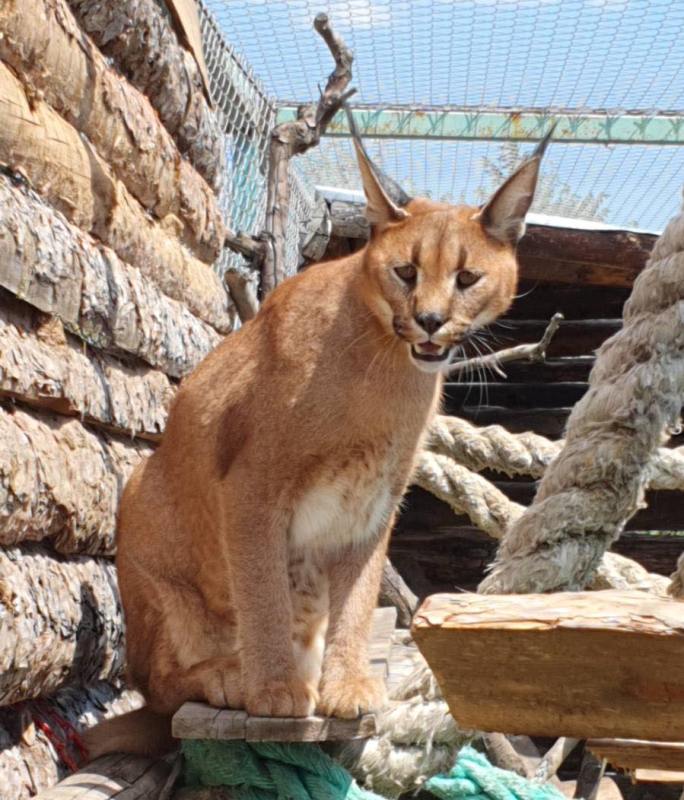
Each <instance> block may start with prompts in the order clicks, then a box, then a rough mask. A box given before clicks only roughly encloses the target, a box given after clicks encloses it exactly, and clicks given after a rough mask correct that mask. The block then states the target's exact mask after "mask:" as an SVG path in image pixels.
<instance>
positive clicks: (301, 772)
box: [183, 740, 564, 800]
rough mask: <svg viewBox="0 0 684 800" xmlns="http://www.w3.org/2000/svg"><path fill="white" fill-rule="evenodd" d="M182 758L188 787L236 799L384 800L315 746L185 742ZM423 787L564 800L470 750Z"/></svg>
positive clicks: (464, 795)
mask: <svg viewBox="0 0 684 800" xmlns="http://www.w3.org/2000/svg"><path fill="white" fill-rule="evenodd" d="M183 755H184V756H185V781H186V785H188V786H226V787H230V790H231V797H234V798H235V800H323V799H325V800H383V799H382V798H381V797H380V795H377V794H374V793H373V792H370V791H368V790H366V789H363V788H361V787H360V786H359V785H358V784H357V783H356V782H355V781H354V779H353V778H352V776H351V775H350V774H349V773H348V772H347V770H346V769H344V768H343V767H341V766H340V765H339V764H336V763H335V762H334V761H333V760H332V759H331V758H330V757H329V756H328V755H326V754H325V753H324V752H323V751H322V750H321V748H320V747H319V746H318V745H315V744H308V743H301V742H293V743H282V742H244V741H229V742H225V741H223V742H222V741H209V740H185V741H184V742H183ZM424 788H425V789H426V790H427V791H428V792H430V793H431V794H433V795H434V796H435V797H438V798H440V799H441V800H564V797H563V795H562V794H561V793H560V792H559V791H558V790H557V789H556V788H555V787H554V786H552V785H551V784H536V783H533V782H532V781H529V780H527V779H526V778H522V777H521V776H520V775H516V774H515V773H514V772H509V771H508V770H504V769H499V768H498V767H493V766H492V765H491V764H490V763H489V761H487V758H486V757H485V756H484V755H483V754H482V753H480V752H478V751H477V750H475V749H474V748H473V747H470V746H469V745H467V746H465V747H463V748H462V749H461V750H460V752H459V754H458V756H457V758H456V764H455V766H454V767H453V769H452V770H451V771H450V772H449V773H448V774H445V775H435V776H434V777H432V778H430V779H429V780H428V781H427V782H426V784H425V786H424Z"/></svg>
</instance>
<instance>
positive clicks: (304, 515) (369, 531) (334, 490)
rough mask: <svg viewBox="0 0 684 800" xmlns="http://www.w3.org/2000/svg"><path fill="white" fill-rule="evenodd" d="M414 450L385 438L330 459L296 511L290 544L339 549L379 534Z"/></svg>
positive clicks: (396, 499) (386, 519)
mask: <svg viewBox="0 0 684 800" xmlns="http://www.w3.org/2000/svg"><path fill="white" fill-rule="evenodd" d="M414 449H415V448H414V446H413V445H408V446H407V443H405V442H404V443H398V442H392V441H391V440H390V439H389V438H387V439H384V438H383V439H382V440H378V441H373V442H368V443H364V444H359V445H358V446H355V447H352V448H349V450H348V452H346V453H344V454H342V455H336V454H333V455H331V457H330V459H329V461H328V462H326V463H325V464H324V465H323V467H322V468H321V469H320V470H319V471H318V473H317V474H316V475H315V476H314V478H313V480H312V482H311V485H310V487H309V488H307V489H306V490H305V491H304V493H303V494H302V496H301V497H300V498H299V500H298V502H297V504H296V506H295V511H294V515H293V518H292V523H291V526H290V531H289V535H290V544H291V545H292V546H293V547H294V548H295V549H300V548H307V549H308V548H312V547H313V548H315V549H319V548H322V549H334V548H338V547H344V546H346V545H350V544H354V543H360V542H362V541H364V540H366V539H368V538H370V537H372V536H374V535H375V534H377V533H379V532H380V531H381V529H382V528H384V526H385V525H387V523H388V522H389V519H390V517H391V515H392V512H393V510H394V508H395V507H396V505H397V502H398V500H399V497H400V493H401V491H402V490H403V484H404V481H405V479H406V478H405V473H406V472H407V470H408V468H409V467H410V463H411V460H412V457H413V452H414Z"/></svg>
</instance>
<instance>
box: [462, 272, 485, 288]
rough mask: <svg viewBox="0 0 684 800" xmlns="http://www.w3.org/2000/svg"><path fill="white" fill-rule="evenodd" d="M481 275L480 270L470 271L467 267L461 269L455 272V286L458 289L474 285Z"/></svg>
mask: <svg viewBox="0 0 684 800" xmlns="http://www.w3.org/2000/svg"><path fill="white" fill-rule="evenodd" d="M481 277H482V274H481V273H480V272H471V271H470V270H469V269H461V270H459V271H458V272H457V273H456V286H458V288H459V289H467V288H468V287H469V286H474V285H475V284H476V283H477V282H478V281H479V280H480V278H481Z"/></svg>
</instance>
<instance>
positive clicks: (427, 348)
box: [411, 342, 451, 363]
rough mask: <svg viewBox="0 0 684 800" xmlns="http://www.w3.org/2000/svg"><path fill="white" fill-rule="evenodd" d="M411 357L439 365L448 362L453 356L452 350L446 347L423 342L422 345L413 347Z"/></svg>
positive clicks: (413, 345)
mask: <svg viewBox="0 0 684 800" xmlns="http://www.w3.org/2000/svg"><path fill="white" fill-rule="evenodd" d="M411 355H412V356H413V358H415V359H417V360H418V361H427V362H429V363H439V362H441V361H446V360H447V359H448V358H449V356H450V355H451V348H450V347H444V346H443V345H441V344H435V343H434V342H422V343H421V344H412V345H411Z"/></svg>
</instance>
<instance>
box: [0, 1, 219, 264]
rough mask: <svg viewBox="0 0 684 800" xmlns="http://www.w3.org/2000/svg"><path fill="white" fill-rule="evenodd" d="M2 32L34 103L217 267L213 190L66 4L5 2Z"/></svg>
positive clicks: (6, 57)
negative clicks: (78, 135)
mask: <svg viewBox="0 0 684 800" xmlns="http://www.w3.org/2000/svg"><path fill="white" fill-rule="evenodd" d="M27 19H30V20H31V21H32V24H31V25H27V24H26V20H27ZM0 30H2V32H3V37H2V39H0V57H2V59H3V61H4V62H5V63H7V64H9V65H10V66H11V67H12V69H13V70H14V71H15V72H16V73H17V74H18V76H19V77H20V78H21V80H22V82H23V83H24V84H25V85H26V86H27V88H28V89H29V91H30V94H31V97H32V98H34V99H35V98H37V97H42V98H43V99H44V100H45V101H46V102H47V103H48V104H49V105H50V106H51V107H52V108H54V109H55V110H56V111H58V112H59V114H61V115H62V117H64V118H65V119H66V121H67V122H69V123H70V124H71V125H73V126H74V127H75V128H76V129H77V130H79V131H81V132H82V133H84V134H85V135H86V136H87V137H88V139H89V140H90V141H91V142H92V143H93V145H94V146H95V149H96V150H97V152H98V154H99V155H100V156H101V157H102V159H103V160H104V161H105V162H106V163H107V164H108V165H109V166H110V167H111V169H112V171H113V172H114V174H115V175H116V176H117V177H118V178H119V179H120V180H121V181H122V182H123V183H124V185H125V186H126V188H127V189H128V190H129V192H130V193H131V194H132V195H133V196H134V197H135V198H137V200H138V201H139V202H140V203H141V204H142V205H143V206H144V207H145V208H146V209H149V210H150V211H152V212H153V213H154V214H155V215H156V216H157V217H158V218H159V219H164V218H165V217H168V216H169V215H173V216H174V217H176V218H177V219H178V220H179V221H180V223H181V224H180V238H181V240H182V241H183V242H184V243H185V244H186V245H187V246H188V247H189V248H190V249H191V250H193V251H194V252H195V253H196V254H197V255H198V256H199V257H200V258H201V259H202V260H204V261H207V262H209V263H212V262H213V261H215V260H216V259H217V258H218V256H219V255H220V253H221V249H222V246H223V238H224V236H225V231H224V229H223V220H222V216H221V212H220V210H219V207H218V204H217V201H216V197H215V196H214V193H213V191H212V189H211V188H210V187H209V186H208V185H207V184H206V182H205V181H204V179H203V178H202V177H201V176H200V175H199V174H198V173H197V172H196V171H195V170H194V169H193V167H192V166H191V165H190V164H189V163H188V162H187V161H185V160H183V159H181V158H180V155H179V153H178V149H177V147H176V145H175V143H174V141H173V139H172V138H171V135H170V134H169V133H168V131H167V130H166V128H165V127H164V126H163V125H162V124H161V122H160V121H159V117H158V116H157V114H156V113H155V111H154V109H153V108H152V106H151V105H150V103H149V100H148V99H147V98H146V97H145V96H144V95H143V94H141V93H140V92H139V91H138V90H137V89H135V88H134V87H132V86H131V85H130V84H128V83H127V82H126V81H125V80H123V79H122V78H121V77H120V76H119V75H118V74H117V73H115V72H114V70H113V69H111V68H110V67H109V66H108V65H107V61H106V59H105V57H104V56H103V55H102V53H101V52H100V51H99V50H98V48H97V47H95V45H94V44H93V43H92V41H91V40H90V39H89V38H88V37H87V36H86V35H85V34H84V33H83V31H82V30H81V28H80V27H79V25H78V23H77V21H76V20H75V18H74V16H73V14H72V12H71V11H70V9H69V5H68V3H67V1H66V0H21V2H18V0H13V1H12V2H7V3H4V4H3V5H2V7H0Z"/></svg>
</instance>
